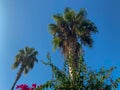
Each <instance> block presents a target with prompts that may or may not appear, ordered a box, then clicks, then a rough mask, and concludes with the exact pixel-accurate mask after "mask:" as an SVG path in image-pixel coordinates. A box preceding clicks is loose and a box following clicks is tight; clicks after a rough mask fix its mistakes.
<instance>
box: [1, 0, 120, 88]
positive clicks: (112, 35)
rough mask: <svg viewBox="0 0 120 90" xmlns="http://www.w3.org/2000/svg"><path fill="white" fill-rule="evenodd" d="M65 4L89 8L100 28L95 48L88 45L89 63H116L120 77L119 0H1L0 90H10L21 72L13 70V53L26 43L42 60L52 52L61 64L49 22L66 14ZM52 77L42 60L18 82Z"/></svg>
mask: <svg viewBox="0 0 120 90" xmlns="http://www.w3.org/2000/svg"><path fill="white" fill-rule="evenodd" d="M65 7H71V8H73V9H74V10H75V11H79V9H80V8H86V10H87V12H88V18H89V19H91V20H92V21H93V22H94V23H95V24H96V26H97V27H98V30H99V33H98V34H96V35H94V36H93V37H94V47H93V48H92V49H89V48H85V60H86V63H87V64H88V66H90V67H92V68H93V69H98V68H100V67H102V66H104V67H106V68H109V67H111V66H117V69H116V70H115V71H114V74H113V76H115V77H118V76H120V48H119V47H120V27H119V26H120V17H119V16H120V0H114V1H113V0H0V90H10V87H11V85H12V84H13V82H14V80H15V77H16V73H17V71H18V69H17V70H12V69H11V65H12V64H13V61H14V56H15V55H16V54H17V52H18V50H19V49H20V48H23V47H25V46H30V47H34V48H36V50H37V51H38V52H39V55H38V59H39V60H45V61H46V53H47V52H48V51H49V52H50V53H51V55H52V58H53V62H54V63H55V64H56V65H58V66H59V67H61V62H63V60H62V58H61V55H59V54H60V53H58V51H55V52H54V53H53V52H52V44H51V39H52V36H51V35H50V34H49V31H48V24H49V23H52V22H54V21H53V19H52V15H53V14H56V13H63V11H64V8H65ZM49 79H51V71H50V68H49V67H46V66H44V65H43V64H41V63H40V62H39V63H38V64H36V65H35V67H34V69H33V70H32V71H30V72H29V73H28V75H27V76H25V75H23V76H22V77H21V78H20V80H19V81H18V83H17V84H21V83H26V84H29V85H31V84H32V83H37V84H42V83H44V82H45V81H47V80H49Z"/></svg>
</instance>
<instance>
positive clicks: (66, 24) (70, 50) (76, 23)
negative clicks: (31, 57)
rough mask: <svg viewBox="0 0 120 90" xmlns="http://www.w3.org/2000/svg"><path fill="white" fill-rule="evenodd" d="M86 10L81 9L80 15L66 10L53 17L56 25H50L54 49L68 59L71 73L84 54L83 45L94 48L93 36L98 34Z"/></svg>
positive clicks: (68, 9)
mask: <svg viewBox="0 0 120 90" xmlns="http://www.w3.org/2000/svg"><path fill="white" fill-rule="evenodd" d="M86 15H87V12H86V10H85V9H83V8H82V9H80V11H79V12H78V13H75V11H74V10H72V9H70V8H66V9H65V11H64V14H56V15H53V18H54V19H55V21H56V23H55V24H49V28H50V32H51V34H52V35H53V44H54V49H56V48H59V49H61V51H62V54H63V55H64V56H65V58H67V59H68V64H69V72H70V76H71V77H72V71H73V70H71V69H73V68H75V67H76V69H77V66H78V65H77V63H78V61H77V60H78V58H79V56H80V55H81V54H82V45H87V46H89V47H92V45H93V39H92V36H91V34H92V33H96V32H97V31H98V30H97V27H96V26H95V24H94V23H93V22H92V21H90V20H89V19H87V18H86Z"/></svg>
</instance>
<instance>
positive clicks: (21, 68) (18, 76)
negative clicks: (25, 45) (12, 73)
mask: <svg viewBox="0 0 120 90" xmlns="http://www.w3.org/2000/svg"><path fill="white" fill-rule="evenodd" d="M24 67H25V66H24V65H21V67H20V69H19V72H18V73H17V76H16V79H15V81H14V83H13V85H12V88H11V90H14V87H15V85H16V83H17V81H18V80H19V79H20V77H21V75H22V72H23V70H24Z"/></svg>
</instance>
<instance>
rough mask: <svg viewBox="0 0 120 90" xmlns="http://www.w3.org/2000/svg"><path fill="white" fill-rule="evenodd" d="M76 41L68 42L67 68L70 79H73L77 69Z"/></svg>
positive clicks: (73, 39)
mask: <svg viewBox="0 0 120 90" xmlns="http://www.w3.org/2000/svg"><path fill="white" fill-rule="evenodd" d="M76 42H77V41H76V39H75V38H72V39H71V40H70V41H69V54H68V66H69V74H70V77H71V79H74V77H75V74H76V70H77V67H78V61H77V60H78V52H77V43H76Z"/></svg>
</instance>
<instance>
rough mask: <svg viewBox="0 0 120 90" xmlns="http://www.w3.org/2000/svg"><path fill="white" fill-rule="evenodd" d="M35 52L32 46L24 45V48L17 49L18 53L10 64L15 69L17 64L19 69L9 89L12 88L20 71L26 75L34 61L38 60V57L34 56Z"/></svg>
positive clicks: (18, 77)
mask: <svg viewBox="0 0 120 90" xmlns="http://www.w3.org/2000/svg"><path fill="white" fill-rule="evenodd" d="M37 54H38V52H37V51H35V49H34V48H29V47H25V48H24V49H20V50H19V53H18V54H17V55H16V56H15V61H14V64H13V65H12V68H13V69H16V68H18V66H20V69H19V71H18V73H17V76H16V79H15V81H14V83H13V86H12V88H11V90H13V89H14V87H15V85H16V83H17V81H18V80H19V79H20V77H21V75H22V73H24V74H25V75H26V74H27V73H28V72H29V71H30V70H31V69H33V67H34V63H35V62H38V59H37V58H36V55H37Z"/></svg>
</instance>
